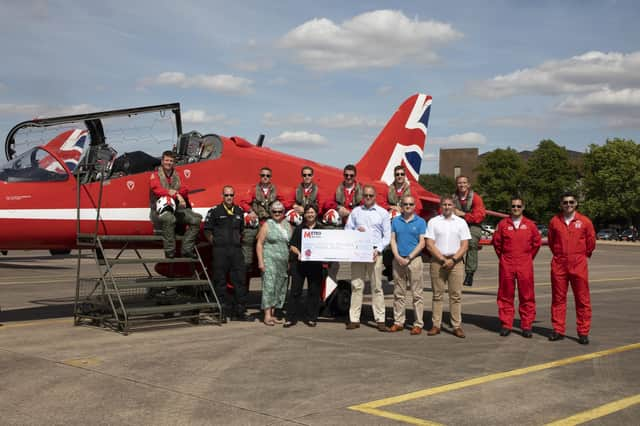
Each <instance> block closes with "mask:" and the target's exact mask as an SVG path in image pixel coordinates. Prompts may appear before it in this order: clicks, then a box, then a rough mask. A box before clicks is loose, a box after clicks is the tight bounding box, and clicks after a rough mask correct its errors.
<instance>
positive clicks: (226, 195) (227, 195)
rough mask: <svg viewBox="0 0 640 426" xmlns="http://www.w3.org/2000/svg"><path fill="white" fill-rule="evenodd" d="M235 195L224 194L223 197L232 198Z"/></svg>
mask: <svg viewBox="0 0 640 426" xmlns="http://www.w3.org/2000/svg"><path fill="white" fill-rule="evenodd" d="M234 195H236V194H224V196H225V197H233V196H234Z"/></svg>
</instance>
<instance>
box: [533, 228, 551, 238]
mask: <svg viewBox="0 0 640 426" xmlns="http://www.w3.org/2000/svg"><path fill="white" fill-rule="evenodd" d="M536 226H537V227H538V231H540V236H541V237H542V238H547V236H548V234H549V228H547V225H536Z"/></svg>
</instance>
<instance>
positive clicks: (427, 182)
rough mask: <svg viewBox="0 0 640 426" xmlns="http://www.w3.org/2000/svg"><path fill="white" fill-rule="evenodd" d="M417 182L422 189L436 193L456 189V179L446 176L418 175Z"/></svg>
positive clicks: (439, 193)
mask: <svg viewBox="0 0 640 426" xmlns="http://www.w3.org/2000/svg"><path fill="white" fill-rule="evenodd" d="M418 182H419V183H420V185H422V187H423V188H424V189H426V190H427V191H431V192H433V193H434V194H437V195H445V194H453V192H454V191H455V190H456V181H455V180H454V179H453V178H450V177H448V176H442V175H438V174H432V175H420V178H419V179H418Z"/></svg>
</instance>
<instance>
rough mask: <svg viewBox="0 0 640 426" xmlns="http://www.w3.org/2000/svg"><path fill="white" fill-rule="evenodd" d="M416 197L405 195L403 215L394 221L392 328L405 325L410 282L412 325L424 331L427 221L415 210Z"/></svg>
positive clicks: (415, 329)
mask: <svg viewBox="0 0 640 426" xmlns="http://www.w3.org/2000/svg"><path fill="white" fill-rule="evenodd" d="M415 205H416V202H415V199H414V198H413V197H412V196H410V195H406V196H404V197H402V200H401V202H400V208H401V209H402V215H401V216H397V217H396V218H395V219H393V221H392V222H391V251H392V252H393V283H394V284H393V321H394V324H393V325H392V326H391V328H390V329H389V331H391V332H396V331H402V330H403V329H404V320H405V302H404V301H405V295H406V293H407V284H409V291H410V292H411V293H412V294H413V311H414V313H415V320H414V321H413V327H412V328H411V334H412V335H414V336H415V335H418V334H420V333H422V327H423V326H424V322H423V320H422V316H423V311H424V303H423V301H422V287H423V286H422V256H421V255H420V253H421V252H422V249H423V248H424V245H425V242H424V234H425V232H426V230H427V222H425V220H424V219H423V218H421V217H420V216H417V215H416V214H415V210H416V207H415Z"/></svg>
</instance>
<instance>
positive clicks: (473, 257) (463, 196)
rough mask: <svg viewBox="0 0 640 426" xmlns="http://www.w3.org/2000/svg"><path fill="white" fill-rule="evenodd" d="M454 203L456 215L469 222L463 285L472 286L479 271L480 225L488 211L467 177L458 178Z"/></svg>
mask: <svg viewBox="0 0 640 426" xmlns="http://www.w3.org/2000/svg"><path fill="white" fill-rule="evenodd" d="M453 202H454V205H455V209H454V210H453V212H454V214H455V215H456V216H459V217H461V218H463V219H464V220H465V222H467V225H469V232H471V240H470V241H469V250H467V254H466V255H465V259H464V272H465V276H464V281H463V285H466V286H472V285H473V274H475V272H476V270H477V269H478V243H479V241H480V237H481V236H482V228H481V227H480V224H481V223H482V221H483V220H484V218H485V217H486V215H487V211H486V210H485V208H484V202H483V201H482V198H481V197H480V196H479V195H478V194H476V193H475V192H474V191H473V190H472V189H471V185H470V184H469V178H468V177H467V176H458V177H457V178H456V193H455V194H453Z"/></svg>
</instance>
